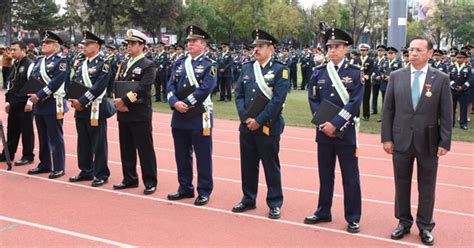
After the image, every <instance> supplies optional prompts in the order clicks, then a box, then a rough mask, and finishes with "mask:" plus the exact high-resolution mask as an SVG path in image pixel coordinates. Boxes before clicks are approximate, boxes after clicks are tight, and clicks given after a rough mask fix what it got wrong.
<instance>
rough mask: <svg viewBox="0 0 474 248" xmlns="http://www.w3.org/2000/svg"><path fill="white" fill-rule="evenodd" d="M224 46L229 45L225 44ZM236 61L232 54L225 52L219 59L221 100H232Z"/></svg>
mask: <svg viewBox="0 0 474 248" xmlns="http://www.w3.org/2000/svg"><path fill="white" fill-rule="evenodd" d="M222 45H224V46H225V45H227V46H229V44H227V43H224V44H222ZM233 68H234V59H233V58H232V56H231V55H230V52H229V51H227V52H224V53H222V54H221V56H220V58H219V67H218V69H219V86H220V100H221V101H225V100H226V101H231V100H232V80H233V78H234V75H233V70H234V69H233Z"/></svg>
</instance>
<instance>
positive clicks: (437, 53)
mask: <svg viewBox="0 0 474 248" xmlns="http://www.w3.org/2000/svg"><path fill="white" fill-rule="evenodd" d="M433 55H436V56H441V55H443V51H441V50H440V49H436V50H434V52H433Z"/></svg>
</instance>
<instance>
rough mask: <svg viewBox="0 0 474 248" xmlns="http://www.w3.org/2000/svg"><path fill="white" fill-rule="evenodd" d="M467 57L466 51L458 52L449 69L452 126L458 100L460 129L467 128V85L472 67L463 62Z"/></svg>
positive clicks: (468, 84)
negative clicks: (456, 60)
mask: <svg viewBox="0 0 474 248" xmlns="http://www.w3.org/2000/svg"><path fill="white" fill-rule="evenodd" d="M466 58H467V53H466V52H458V53H457V59H458V61H463V62H462V63H458V62H456V63H454V65H453V66H451V68H450V69H449V79H450V80H451V94H452V96H453V108H454V109H453V126H454V125H455V123H456V105H457V103H458V102H459V110H460V114H459V115H460V122H459V125H460V126H461V128H462V129H464V130H467V123H468V122H467V102H468V97H469V86H470V85H471V80H472V75H471V73H472V68H471V66H469V65H467V64H465V63H464V60H465V59H466Z"/></svg>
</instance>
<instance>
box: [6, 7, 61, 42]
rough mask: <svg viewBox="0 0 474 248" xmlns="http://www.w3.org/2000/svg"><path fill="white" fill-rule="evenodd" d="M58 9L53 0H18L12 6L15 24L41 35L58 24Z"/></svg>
mask: <svg viewBox="0 0 474 248" xmlns="http://www.w3.org/2000/svg"><path fill="white" fill-rule="evenodd" d="M58 11H59V7H58V6H57V5H56V4H55V3H54V1H53V0H18V1H17V3H14V4H13V7H12V13H13V14H14V16H13V18H14V20H15V24H16V25H17V26H20V27H21V28H23V29H26V30H34V31H38V33H40V34H41V35H42V34H43V33H44V31H45V30H48V29H56V28H57V27H59V26H60V18H59V16H58V15H57V13H58Z"/></svg>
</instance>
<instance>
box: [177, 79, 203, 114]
mask: <svg viewBox="0 0 474 248" xmlns="http://www.w3.org/2000/svg"><path fill="white" fill-rule="evenodd" d="M195 90H196V86H194V85H193V86H188V87H184V88H181V90H179V91H178V92H176V94H175V95H176V97H177V98H178V99H179V100H180V101H182V100H184V99H186V98H187V97H188V96H189V95H191V94H192V93H193V92H194V91H195ZM204 112H206V108H205V107H204V105H203V104H202V103H201V104H198V105H194V106H192V107H191V108H189V109H188V111H186V113H183V114H184V116H185V117H186V118H189V119H191V118H193V117H195V116H196V115H200V114H202V113H204Z"/></svg>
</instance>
